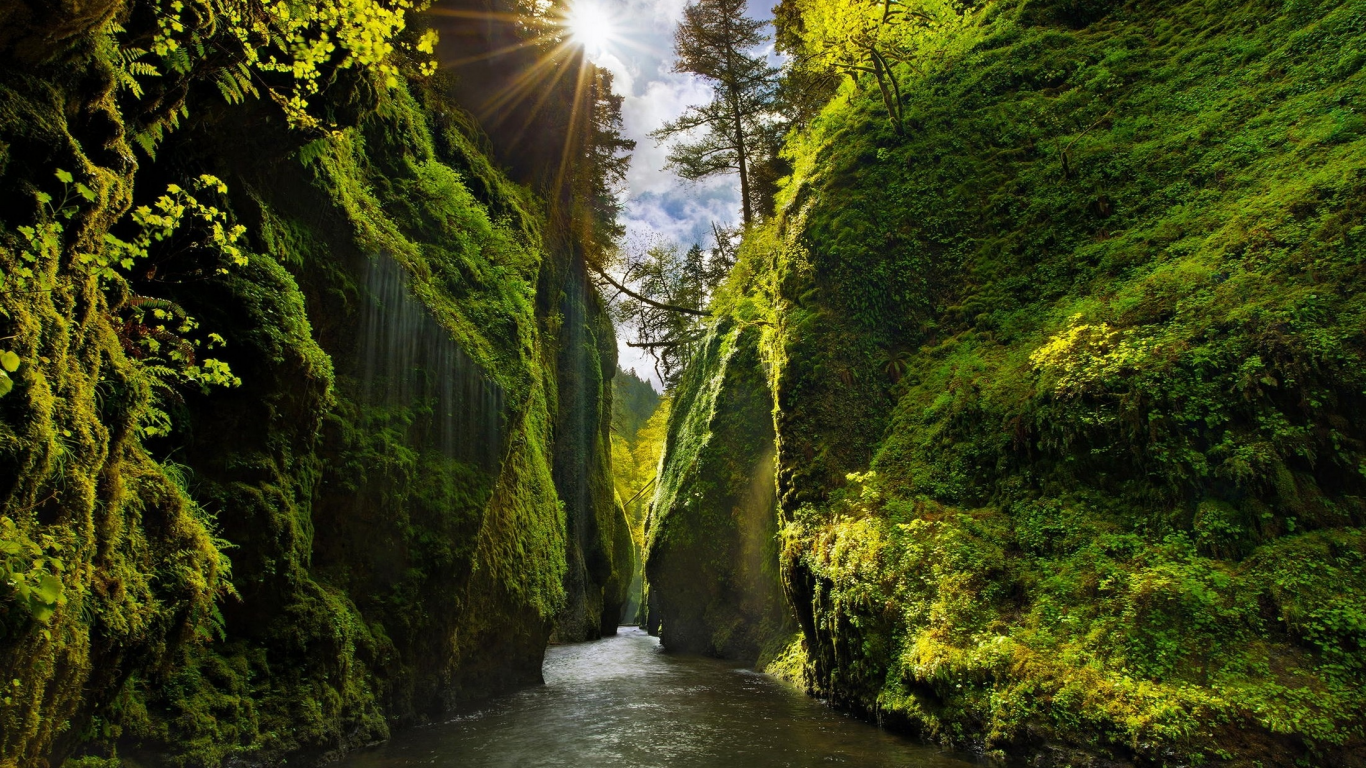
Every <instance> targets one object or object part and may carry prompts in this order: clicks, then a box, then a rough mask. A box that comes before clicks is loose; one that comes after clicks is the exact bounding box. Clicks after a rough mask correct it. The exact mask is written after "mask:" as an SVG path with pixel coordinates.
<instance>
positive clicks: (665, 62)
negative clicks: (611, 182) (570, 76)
mask: <svg viewBox="0 0 1366 768" xmlns="http://www.w3.org/2000/svg"><path fill="white" fill-rule="evenodd" d="M579 1H580V2H585V3H592V4H593V8H592V10H591V12H589V13H586V14H585V16H586V17H588V18H590V19H593V20H594V23H599V22H600V23H602V24H603V25H604V26H606V27H607V28H608V29H609V30H610V34H606V35H603V36H604V37H606V38H607V39H606V41H605V42H603V43H602V44H600V45H592V46H590V48H589V50H588V55H589V58H590V59H592V60H593V61H594V62H596V63H597V64H598V65H600V66H602V67H605V68H606V69H609V70H611V72H612V75H613V77H614V81H615V82H614V90H616V92H617V93H619V94H621V95H622V96H624V97H625V99H624V101H623V102H622V122H623V124H624V128H625V134H626V136H627V138H631V139H634V140H635V142H636V149H635V152H634V153H633V155H632V158H631V169H630V172H629V173H628V175H627V184H626V187H627V188H626V191H625V213H624V216H623V220H624V221H623V223H624V224H625V225H626V231H627V240H628V242H631V241H633V240H634V241H636V242H640V241H642V240H645V239H649V238H651V237H661V238H665V239H668V240H672V241H674V242H677V243H679V244H680V245H682V246H684V247H687V246H688V245H690V244H692V243H694V242H697V243H701V244H702V245H703V246H704V247H709V246H710V242H709V240H710V233H711V223H712V222H713V221H715V222H717V223H719V224H723V225H729V224H733V223H735V222H736V221H738V220H739V218H740V189H739V180H738V179H737V178H736V177H734V176H721V177H715V178H711V179H707V180H704V181H701V182H697V183H693V182H688V181H684V180H682V179H680V178H678V177H677V176H675V175H674V174H673V173H672V172H671V171H668V170H665V168H664V166H665V163H666V162H667V160H666V157H667V155H668V151H669V150H668V147H667V146H657V145H656V144H655V141H654V140H653V139H651V138H650V136H649V134H650V132H651V131H653V130H655V129H657V128H659V127H660V126H661V125H663V124H664V123H666V122H668V121H669V120H673V119H674V118H676V117H678V116H679V115H681V114H683V112H684V110H686V109H687V108H688V107H689V106H690V105H693V104H701V103H705V102H706V101H707V100H708V99H709V97H710V93H711V92H710V90H709V88H708V87H707V85H706V84H705V82H703V81H702V80H701V79H700V78H698V77H696V76H695V75H690V74H683V73H678V72H674V71H673V64H674V53H673V36H674V28H675V27H676V26H677V24H678V21H679V19H681V18H682V17H683V8H684V7H685V6H686V5H687V0H579ZM776 2H777V0H749V15H750V16H752V17H754V18H761V19H768V18H771V17H772V13H771V10H770V6H771V5H772V4H773V3H776ZM595 36H596V35H595ZM629 333H630V332H629V330H627V329H619V330H618V335H619V338H618V340H617V346H618V351H619V353H620V364H621V367H622V368H625V369H632V368H634V369H635V371H636V373H637V374H639V375H640V376H642V377H643V378H647V380H648V381H650V382H651V383H652V384H654V386H655V387H656V389H658V388H659V387H660V383H659V380H658V378H657V377H656V376H655V374H654V362H653V361H652V360H651V359H650V358H649V357H648V356H647V355H645V354H644V353H643V352H642V351H641V350H638V349H632V348H630V347H628V346H626V341H627V339H628V336H629Z"/></svg>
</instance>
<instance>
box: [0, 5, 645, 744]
mask: <svg viewBox="0 0 1366 768" xmlns="http://www.w3.org/2000/svg"><path fill="white" fill-rule="evenodd" d="M206 7H209V6H206ZM151 10H152V9H151V6H150V5H147V6H144V5H142V4H136V3H135V4H130V5H124V4H122V3H116V2H110V3H95V4H83V5H79V6H72V5H59V4H25V3H20V2H5V3H0V29H2V30H3V31H2V32H0V198H2V199H3V211H4V213H3V215H0V267H2V268H3V270H4V276H5V285H4V286H3V294H2V297H0V307H2V308H3V320H0V322H3V325H4V334H0V335H3V336H5V337H6V338H7V339H8V340H7V341H3V342H0V346H2V347H4V348H5V350H6V351H13V352H14V353H15V354H16V355H17V357H18V358H19V365H18V368H17V370H14V371H12V372H11V373H9V374H8V375H9V376H10V377H11V378H12V380H13V389H12V391H9V392H8V394H6V395H5V396H4V397H3V398H0V446H2V447H0V452H2V453H3V458H0V478H3V485H2V486H0V493H2V494H3V497H2V498H0V504H2V505H3V507H2V508H0V515H3V520H0V525H3V526H4V527H3V530H0V545H3V547H4V549H3V550H2V551H0V557H3V558H4V561H3V564H4V566H5V568H6V573H7V578H8V579H9V583H8V585H7V586H6V587H5V589H6V590H8V591H7V592H5V593H4V594H0V678H3V679H4V680H5V681H6V687H5V690H4V691H3V694H0V765H13V766H42V765H54V766H55V765H60V764H61V763H62V761H63V760H64V759H66V758H69V757H76V756H85V757H82V758H81V760H83V761H84V762H86V763H88V764H98V763H100V761H101V760H103V759H106V758H115V757H117V758H118V759H121V760H123V761H124V762H125V763H127V764H176V765H221V764H224V763H227V762H232V763H234V764H276V763H279V762H282V761H284V760H285V759H288V760H290V761H291V762H309V761H316V760H320V759H325V758H327V757H330V756H335V755H336V754H339V753H341V752H344V751H346V750H348V749H351V748H354V747H356V746H359V745H363V744H366V743H370V742H374V741H376V740H380V739H383V738H385V737H387V736H388V735H389V734H390V732H391V730H392V729H393V728H394V727H395V726H399V725H402V724H405V723H409V722H415V721H420V720H423V719H425V718H428V717H431V716H434V715H437V714H439V713H440V712H441V711H443V710H444V709H445V708H446V707H448V706H449V705H450V704H451V703H453V702H454V701H456V700H459V699H461V698H465V697H469V696H476V695H484V694H487V693H490V692H493V691H495V690H497V689H499V688H502V687H506V686H508V685H513V684H517V683H521V682H527V681H535V680H538V679H539V675H540V661H541V655H542V653H543V650H544V647H545V644H546V642H547V641H548V639H549V638H550V636H551V634H552V632H555V631H556V628H557V626H558V627H561V629H560V630H559V631H561V632H565V631H566V630H565V629H563V628H564V627H571V628H572V634H573V635H574V636H576V637H585V636H596V632H597V631H601V630H602V628H605V627H609V626H610V627H612V628H614V627H615V623H616V620H617V613H619V611H620V603H621V601H622V599H623V597H624V594H623V593H624V588H625V585H624V583H623V582H625V581H629V569H630V562H629V559H630V558H629V547H628V550H627V553H626V555H625V556H624V557H625V560H624V561H623V559H622V558H623V555H622V554H621V550H622V547H621V544H620V541H621V539H622V537H623V536H624V537H625V541H626V542H627V543H628V545H629V541H630V538H629V536H630V534H629V529H628V527H627V524H626V522H625V520H624V519H623V518H622V516H621V511H620V509H619V507H617V506H616V505H615V504H614V503H613V502H612V498H611V490H610V489H611V476H610V463H609V462H610V459H609V458H608V457H609V452H608V449H607V445H608V442H607V441H608V432H607V430H608V429H609V426H610V425H609V415H610V412H611V400H610V387H609V386H608V385H609V384H610V374H611V372H612V371H613V370H614V369H615V359H614V345H615V342H614V340H613V337H612V331H611V326H610V323H608V321H607V320H606V317H605V314H604V313H603V310H602V306H601V302H600V300H599V299H598V298H597V296H596V294H595V293H594V291H593V290H592V288H591V287H590V286H589V285H588V284H587V282H586V281H585V279H584V277H583V270H582V267H581V266H580V265H579V264H578V257H577V256H576V253H577V251H576V248H578V245H577V244H576V242H575V241H574V239H573V237H572V235H571V234H570V232H571V231H572V228H570V227H566V226H564V225H563V224H560V223H555V222H560V221H563V220H564V218H565V215H564V214H562V215H560V216H559V217H558V218H556V217H552V216H550V215H548V213H547V210H548V208H551V206H547V205H546V204H544V203H542V202H540V201H539V200H538V198H537V196H536V194H534V193H533V191H531V190H528V189H527V188H524V187H521V186H518V185H517V184H515V183H513V182H511V181H509V180H508V179H507V178H506V177H505V176H504V175H503V174H502V173H501V172H499V171H498V170H497V169H496V168H494V167H493V166H492V165H491V162H490V160H489V159H488V158H489V152H488V150H487V149H486V147H485V145H484V144H483V143H482V142H485V141H486V140H485V139H483V138H482V136H481V134H480V132H479V131H478V129H477V128H476V127H475V125H474V123H473V121H472V120H471V119H470V118H468V117H467V116H465V114H464V113H463V112H462V111H461V110H460V109H459V108H458V107H457V106H456V105H454V104H452V103H451V102H450V100H449V99H448V98H447V96H446V95H445V94H446V93H447V92H448V88H447V86H446V84H445V83H443V81H442V80H441V79H440V78H436V79H429V78H427V77H426V76H425V73H424V70H423V68H422V67H421V66H419V63H417V62H415V61H407V60H403V59H402V58H401V57H400V59H399V61H398V65H399V71H398V72H397V76H396V77H395V79H394V81H393V82H389V83H385V82H384V79H385V75H384V73H383V71H378V72H375V71H368V70H364V69H362V68H359V67H358V68H354V69H339V70H337V71H336V72H333V73H332V75H331V78H332V79H331V80H330V81H329V82H330V85H329V87H328V89H327V90H326V92H325V93H320V94H318V95H315V96H314V97H313V99H312V103H311V104H310V105H309V109H310V111H311V113H312V114H318V115H321V116H322V119H323V120H324V121H325V122H326V123H327V124H329V125H331V126H332V127H331V128H330V129H329V132H327V133H320V132H319V131H318V130H316V129H310V128H308V127H307V125H304V126H303V127H300V125H299V122H300V120H299V118H298V116H297V115H295V114H293V113H291V112H289V111H287V110H284V109H281V108H280V106H278V105H277V104H276V103H274V102H272V100H271V99H269V98H265V97H264V96H260V97H259V98H258V97H253V96H251V95H250V93H248V91H250V89H248V88H247V87H246V86H244V85H243V84H242V81H240V80H235V79H233V78H232V77H225V76H224V74H223V73H224V72H225V71H229V72H230V70H231V68H232V67H235V66H237V65H236V64H234V63H232V62H230V61H229V62H222V61H218V60H217V59H215V58H214V55H210V54H205V53H204V52H203V51H204V50H206V49H202V48H201V49H199V50H200V52H199V53H198V54H196V55H199V56H203V57H204V58H202V59H198V60H193V61H192V64H191V68H190V69H189V70H187V71H181V70H179V69H175V68H173V67H170V66H167V65H165V63H164V62H162V70H161V71H160V72H159V73H158V74H156V75H150V74H148V70H146V69H141V68H139V67H137V66H134V65H133V64H136V63H137V62H138V61H142V60H143V59H144V58H146V56H145V54H142V53H137V51H138V50H142V49H143V48H145V47H146V45H147V44H148V42H147V41H148V39H149V37H150V36H151V34H152V33H151V32H149V31H148V30H149V29H150V28H154V26H155V24H156V16H154V15H153V14H152V13H151ZM225 18H226V17H225ZM201 21H202V19H201ZM220 22H221V23H220V24H219V26H216V27H201V28H199V30H200V31H204V30H208V31H204V34H210V33H212V32H213V31H214V30H217V31H223V30H224V29H225V27H226V26H227V25H228V22H227V21H222V20H220ZM148 25H151V27H149V26H148ZM191 50H194V49H191ZM129 51H133V52H132V53H130V52H129ZM215 55H216V54H215ZM147 60H151V59H149V58H148V59H147ZM130 62H132V63H131V64H130ZM268 80H269V76H267V81H268ZM258 82H259V81H258ZM130 83H131V84H130ZM234 87H236V88H237V90H236V91H234V90H233V88H234ZM258 95H259V94H258ZM204 174H211V175H212V176H213V177H214V179H212V180H211V181H205V180H202V176H203V175H204ZM195 179H201V181H198V182H196V181H194V180H195ZM220 180H221V184H220V183H219V182H220ZM163 195H165V196H167V198H166V199H170V200H171V201H172V203H173V204H177V205H180V206H181V208H182V211H189V212H190V213H189V214H187V215H182V216H180V217H179V218H178V219H177V220H176V221H175V222H174V223H175V225H176V226H174V227H166V228H164V230H160V229H157V227H159V226H161V225H160V224H159V223H158V222H157V221H155V220H151V219H148V218H147V217H146V216H145V215H143V214H139V213H138V212H137V210H136V209H137V207H139V206H143V205H147V206H149V209H148V210H149V211H150V212H152V213H153V214H155V215H160V214H163V213H164V214H165V215H166V217H167V218H168V219H169V218H176V216H177V214H176V213H175V211H174V209H173V207H160V206H159V204H158V202H157V201H158V199H159V198H161V197H162V196H163ZM186 195H192V198H193V201H194V202H192V203H190V202H187V198H186V197H185V196H186ZM49 196H50V199H48V197H49ZM130 210H132V211H133V212H132V213H130ZM215 224H217V225H221V226H219V227H218V229H215V228H214V227H215ZM237 227H240V228H241V229H240V230H238V229H235V228H237ZM144 231H153V232H162V231H164V233H165V235H164V237H149V238H146V239H144V240H139V239H138V237H139V233H140V232H144ZM117 243H124V244H125V245H126V244H128V243H133V244H134V245H137V244H139V243H141V244H142V246H141V247H142V250H141V251H136V250H134V249H132V248H131V247H130V248H127V249H124V250H118V249H119V248H121V247H122V246H119V245H117ZM110 253H117V254H119V255H121V256H126V257H127V261H126V262H124V263H120V262H121V259H120V258H113V259H110V258H108V257H107V256H108V254H110ZM190 318H193V319H192V320H191V319H190ZM228 367H230V372H229V371H228ZM7 370H11V369H10V367H9V366H7ZM583 457H591V458H590V460H588V461H583ZM571 461H581V462H582V463H581V464H580V465H579V467H580V468H579V469H578V474H577V475H575V476H573V478H572V479H573V481H574V483H575V484H573V485H571V484H570V483H569V479H570V476H569V475H568V474H567V473H566V471H565V469H564V468H563V467H564V466H565V465H566V462H571ZM584 466H586V467H587V469H583V468H582V467H584ZM603 488H606V489H607V491H606V492H605V494H604V492H603V491H602V489H603ZM585 521H586V522H585ZM585 596H586V597H585ZM11 681H13V682H11Z"/></svg>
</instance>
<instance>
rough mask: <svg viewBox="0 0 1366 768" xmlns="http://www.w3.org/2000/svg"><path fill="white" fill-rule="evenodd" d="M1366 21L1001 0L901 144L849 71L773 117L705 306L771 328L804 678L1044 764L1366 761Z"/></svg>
mask: <svg viewBox="0 0 1366 768" xmlns="http://www.w3.org/2000/svg"><path fill="white" fill-rule="evenodd" d="M789 5H791V6H794V7H795V6H799V5H800V3H790V4H789ZM1083 6H1084V7H1083ZM1364 12H1366V11H1363V8H1362V7H1361V5H1360V4H1359V3H1313V2H1308V3H1295V4H1290V5H1274V4H1273V5H1267V4H1261V3H1240V4H1235V5H1232V6H1229V5H1227V4H1216V3H1210V2H1206V1H1205V0H1190V1H1189V2H1169V3H1161V4H1158V5H1141V4H1129V5H1124V4H1118V3H1094V4H1083V5H1077V4H1075V3H1072V4H1068V3H1045V2H1027V3H1019V2H993V3H986V4H981V5H978V6H975V7H974V8H972V9H970V10H968V11H965V13H966V15H965V16H963V17H962V18H961V19H959V20H958V21H957V22H955V23H953V24H946V25H943V26H942V28H941V29H940V31H939V32H937V33H934V34H937V35H938V37H934V34H932V35H930V36H929V37H928V38H925V39H922V40H921V43H925V40H929V41H930V43H925V44H926V45H927V46H928V47H925V48H923V50H926V51H929V52H930V55H929V56H928V57H927V58H926V59H925V60H923V61H921V62H919V64H918V67H917V68H915V69H912V68H902V69H901V70H900V72H899V76H900V78H901V90H902V92H903V94H905V103H904V113H905V124H906V131H905V133H904V135H902V134H900V133H898V131H897V130H896V128H895V126H894V124H893V123H892V122H891V121H890V120H889V118H888V114H887V112H886V107H885V105H884V103H883V101H882V99H881V96H880V94H879V93H878V92H877V89H876V88H874V87H869V88H865V89H857V88H852V87H848V86H847V85H846V86H845V87H844V88H843V89H842V90H841V91H840V92H839V93H838V94H837V95H836V97H835V98H834V100H833V101H832V102H831V103H830V104H829V105H828V106H827V107H826V108H825V110H824V111H823V113H822V114H821V115H820V116H819V117H817V118H816V119H815V120H814V122H813V123H812V125H811V126H809V127H808V128H806V129H805V130H803V131H801V132H799V133H797V134H795V135H794V136H792V137H790V140H789V146H788V151H789V153H790V157H791V159H792V161H793V164H794V167H795V169H796V170H795V173H794V175H793V177H792V179H790V180H789V183H788V184H787V186H786V187H785V189H784V191H783V192H782V194H781V196H780V199H779V214H778V216H777V217H776V218H775V220H774V221H772V222H769V223H768V224H766V225H765V226H763V227H760V228H756V229H754V230H752V231H751V232H750V233H749V234H748V235H747V237H746V243H745V246H744V247H743V249H742V257H741V260H740V263H739V264H738V266H737V268H736V272H735V274H734V275H733V277H732V281H731V284H730V285H729V286H728V287H727V288H726V290H725V291H723V292H722V296H721V298H720V299H719V300H718V301H717V302H716V306H715V310H716V311H717V312H718V313H720V314H723V315H727V316H730V317H735V318H739V319H744V320H747V321H750V322H760V323H762V324H763V325H761V326H760V327H761V329H762V330H761V335H762V339H763V340H762V345H761V349H762V351H763V356H764V359H765V360H766V361H769V362H770V364H771V366H772V367H771V369H770V370H769V373H768V377H767V382H768V385H769V386H770V387H771V389H772V391H773V393H774V400H775V403H776V415H775V424H776V430H777V434H776V443H777V446H778V472H777V475H778V487H779V500H780V508H781V516H782V520H783V526H782V529H781V531H780V536H781V539H782V542H783V549H782V554H781V565H782V573H783V583H784V585H785V586H786V588H787V595H788V597H789V599H790V601H791V603H792V604H793V606H794V608H795V610H796V616H797V619H798V621H799V623H800V625H801V627H802V631H803V636H804V640H805V649H804V650H805V660H804V661H803V660H802V649H801V648H794V649H793V653H792V654H790V655H789V656H788V657H787V658H788V659H789V661H796V662H799V663H804V664H805V666H806V678H807V682H808V685H809V686H810V687H811V689H812V690H813V691H814V692H816V693H818V694H819V695H821V696H823V697H826V698H828V699H830V700H832V701H833V702H835V703H836V704H838V705H840V706H844V707H847V708H850V709H854V710H856V711H861V712H864V713H867V714H868V715H869V716H873V717H876V718H878V719H879V721H881V722H883V723H886V724H889V725H896V726H898V727H901V728H904V729H909V730H912V731H914V732H917V733H919V734H920V735H922V736H924V737H925V738H928V739H932V740H936V741H939V742H942V743H946V744H957V745H969V746H974V747H976V748H979V749H984V750H987V751H991V752H994V753H997V754H1001V753H1004V754H1018V755H1023V754H1034V753H1037V754H1039V755H1042V756H1043V757H1042V759H1043V760H1044V761H1045V762H1047V761H1050V760H1051V761H1053V762H1056V763H1061V764H1084V763H1086V762H1087V761H1093V762H1097V763H1099V762H1105V761H1114V762H1121V763H1139V764H1151V765H1157V764H1175V763H1220V762H1223V763H1228V764H1234V765H1257V764H1261V765H1297V764H1315V765H1355V764H1357V763H1359V762H1360V760H1361V756H1362V754H1363V750H1366V733H1363V730H1362V723H1363V722H1366V699H1364V698H1363V696H1362V691H1363V690H1366V684H1363V683H1364V681H1366V668H1363V667H1362V665H1361V663H1360V660H1361V659H1362V652H1361V649H1362V648H1363V645H1362V643H1363V635H1362V633H1361V627H1362V626H1363V624H1362V615H1363V614H1362V612H1361V609H1360V606H1362V605H1366V550H1363V548H1362V526H1363V524H1366V517H1363V507H1362V501H1361V500H1362V498H1363V497H1366V485H1364V484H1363V483H1364V481H1363V479H1362V478H1363V475H1362V473H1361V467H1362V466H1364V465H1366V464H1364V463H1363V462H1366V449H1363V445H1366V442H1364V441H1363V436H1362V434H1361V430H1360V428H1359V425H1360V424H1361V423H1362V417H1363V413H1362V409H1363V407H1366V399H1363V395H1362V392H1363V391H1366V386H1363V385H1364V384H1366V382H1363V381H1362V371H1363V370H1366V368H1364V367H1363V365H1362V361H1363V355H1364V354H1366V337H1363V328H1366V325H1363V324H1362V322H1361V319H1362V312H1363V311H1366V304H1363V303H1362V300H1361V297H1362V296H1363V295H1366V294H1363V292H1362V290H1361V281H1362V279H1363V275H1366V273H1363V271H1362V263H1363V259H1362V252H1361V249H1362V241H1361V238H1360V237H1359V233H1360V231H1361V228H1362V227H1363V226H1366V223H1364V222H1363V219H1362V214H1363V210H1362V208H1361V206H1360V205H1359V203H1358V202H1357V200H1358V198H1359V197H1360V194H1361V190H1362V187H1361V179H1362V177H1363V173H1366V139H1363V136H1366V134H1362V133H1361V132H1360V131H1358V128H1359V127H1360V126H1358V122H1359V121H1358V120H1357V119H1356V118H1355V117H1353V115H1354V114H1355V112H1354V111H1355V110H1358V109H1359V108H1360V104H1359V102H1360V101H1361V99H1362V84H1363V80H1362V77H1363V75H1362V73H1361V69H1360V57H1359V56H1357V55H1356V54H1355V53H1351V52H1352V51H1356V50H1357V49H1358V48H1359V47H1360V46H1361V45H1362V43H1363V37H1362V31H1361V30H1362V27H1361V25H1360V20H1361V18H1363V13H1364ZM797 15H798V16H799V15H800V14H799V12H798V13H797ZM784 18H787V19H789V20H790V19H792V18H794V17H793V15H792V14H787V15H785V16H784ZM960 22H961V23H960ZM908 28H909V27H908ZM931 43H932V44H931ZM870 82H871V81H870ZM715 355H716V351H714V350H710V349H709V351H708V352H707V353H706V354H705V355H702V356H701V357H700V358H699V363H698V366H699V370H709V373H708V375H709V376H717V375H719V371H720V369H719V368H717V367H716V366H715V363H714V362H713V361H712V358H713V357H714V356H715ZM709 366H710V368H708V367H709ZM693 375H695V372H694V371H690V372H689V374H688V376H693ZM680 410H688V409H682V408H680ZM680 423H683V422H680ZM677 455H678V456H679V458H680V459H682V463H681V464H680V465H679V466H677V467H673V466H671V467H670V468H669V470H668V471H673V472H682V471H684V470H685V469H686V467H687V464H688V462H690V461H693V460H694V459H693V457H691V456H689V457H687V458H683V457H684V456H685V454H683V453H679V454H677ZM704 460H705V459H704ZM666 474H667V473H666ZM727 476H728V475H727V474H726V470H722V471H721V472H720V474H718V475H717V477H718V478H724V477H727ZM1292 585H1293V586H1292ZM652 589H653V586H652ZM664 630H665V634H666V637H667V633H668V621H667V620H666V621H665V623H664ZM787 666H792V664H788V665H787Z"/></svg>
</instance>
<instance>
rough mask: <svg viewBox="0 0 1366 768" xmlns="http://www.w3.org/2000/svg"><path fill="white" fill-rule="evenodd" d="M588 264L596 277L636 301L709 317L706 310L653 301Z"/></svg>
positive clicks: (666, 309)
mask: <svg viewBox="0 0 1366 768" xmlns="http://www.w3.org/2000/svg"><path fill="white" fill-rule="evenodd" d="M589 266H590V267H591V268H592V270H593V271H594V272H596V273H598V277H601V278H602V279H603V280H606V281H607V282H609V283H611V284H612V287H613V288H616V289H617V290H618V291H621V292H622V293H624V294H626V295H627V296H630V297H631V298H633V299H635V300H636V301H643V302H645V303H646V304H649V305H650V306H652V307H654V308H655V309H662V310H665V311H668V312H682V313H684V314H687V315H697V316H698V317H711V313H710V312H706V311H704V310H700V309H692V308H690V307H680V306H677V305H675V304H664V303H662V302H658V301H655V300H654V299H651V298H647V297H645V296H641V295H640V294H638V293H636V292H635V291H633V290H631V289H630V288H627V287H626V286H624V285H622V284H621V283H618V282H617V281H616V280H613V279H612V276H611V275H609V274H607V272H606V271H604V270H601V269H599V268H597V267H595V266H592V265H589Z"/></svg>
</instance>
